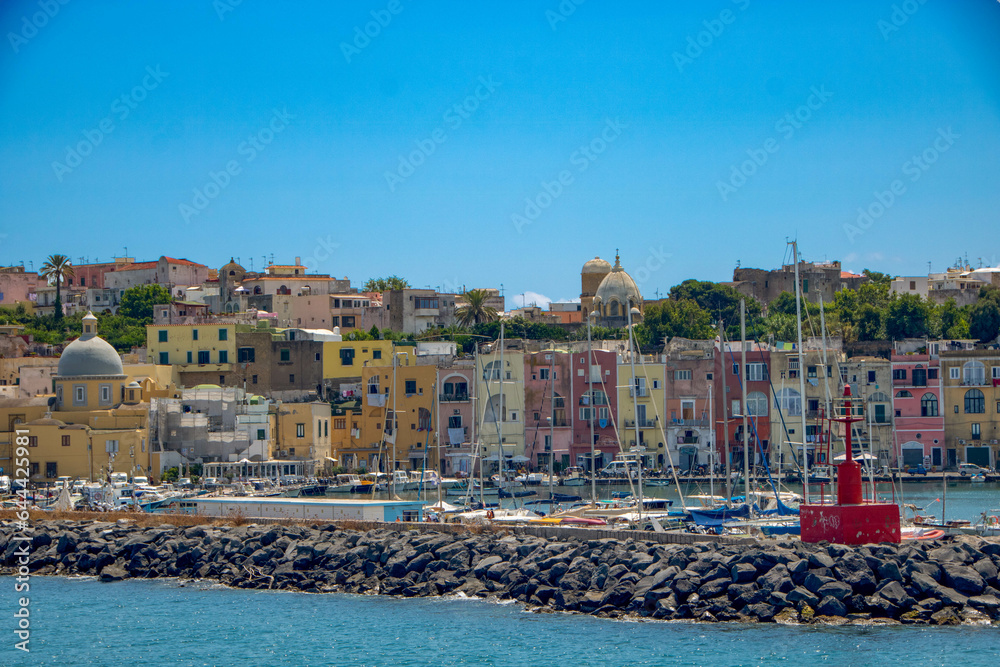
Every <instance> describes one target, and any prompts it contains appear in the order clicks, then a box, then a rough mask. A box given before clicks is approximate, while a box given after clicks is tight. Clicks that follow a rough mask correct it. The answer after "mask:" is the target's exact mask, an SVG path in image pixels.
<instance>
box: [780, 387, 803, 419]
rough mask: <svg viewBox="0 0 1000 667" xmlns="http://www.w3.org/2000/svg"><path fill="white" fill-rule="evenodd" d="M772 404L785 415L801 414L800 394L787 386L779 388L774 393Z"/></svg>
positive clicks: (795, 415) (794, 415)
mask: <svg viewBox="0 0 1000 667" xmlns="http://www.w3.org/2000/svg"><path fill="white" fill-rule="evenodd" d="M774 406H775V407H776V408H778V409H780V410H781V411H782V412H783V413H784V415H785V416H786V417H797V416H799V415H801V414H802V395H801V394H799V392H798V391H796V390H795V389H791V388H788V387H786V388H785V389H779V390H778V391H777V392H775V394H774Z"/></svg>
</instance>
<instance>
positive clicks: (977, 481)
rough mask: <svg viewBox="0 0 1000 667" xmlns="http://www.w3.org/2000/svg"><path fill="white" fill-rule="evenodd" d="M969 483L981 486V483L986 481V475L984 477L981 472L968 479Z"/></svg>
mask: <svg viewBox="0 0 1000 667" xmlns="http://www.w3.org/2000/svg"><path fill="white" fill-rule="evenodd" d="M969 481H970V482H972V483H973V484H982V483H983V482H985V481H986V475H984V474H983V473H981V472H979V473H976V474H975V475H973V476H972V477H970V478H969Z"/></svg>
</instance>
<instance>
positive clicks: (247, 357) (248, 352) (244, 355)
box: [236, 347, 257, 364]
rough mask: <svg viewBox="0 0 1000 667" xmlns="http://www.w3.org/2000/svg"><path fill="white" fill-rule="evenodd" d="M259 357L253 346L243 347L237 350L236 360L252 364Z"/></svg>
mask: <svg viewBox="0 0 1000 667" xmlns="http://www.w3.org/2000/svg"><path fill="white" fill-rule="evenodd" d="M256 358H257V351H256V350H255V349H254V348H252V347H241V348H239V349H238V350H236V362H237V363H240V364H252V363H254V361H255V359H256Z"/></svg>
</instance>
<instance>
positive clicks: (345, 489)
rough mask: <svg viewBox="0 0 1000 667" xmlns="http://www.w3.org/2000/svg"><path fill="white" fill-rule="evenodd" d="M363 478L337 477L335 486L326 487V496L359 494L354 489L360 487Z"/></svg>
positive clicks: (354, 476) (351, 476) (353, 476)
mask: <svg viewBox="0 0 1000 667" xmlns="http://www.w3.org/2000/svg"><path fill="white" fill-rule="evenodd" d="M360 484H361V478H360V477H358V476H357V475H353V474H351V475H337V477H336V479H335V481H334V483H333V484H330V485H328V486H327V487H326V495H331V494H334V493H357V491H354V490H353V489H354V488H355V487H357V486H360Z"/></svg>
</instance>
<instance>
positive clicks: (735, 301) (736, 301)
mask: <svg viewBox="0 0 1000 667" xmlns="http://www.w3.org/2000/svg"><path fill="white" fill-rule="evenodd" d="M670 298H671V299H673V300H675V301H682V300H685V299H687V300H691V301H694V302H695V303H697V304H698V305H699V306H700V307H701V308H702V309H703V310H705V311H707V312H708V314H709V316H710V317H711V318H712V321H714V322H717V321H718V320H720V319H721V320H722V321H723V322H724V323H725V325H726V331H727V333H728V335H729V337H730V338H732V337H733V336H736V337H739V335H740V334H739V331H740V299H746V304H747V321H750V320H753V319H756V318H757V316H759V315H760V313H761V305H760V302H759V301H757V300H756V299H754V298H752V297H748V296H744V295H742V294H740V293H739V292H737V291H736V290H735V289H733V288H732V287H730V286H729V285H721V284H719V283H713V282H709V281H707V280H685V281H684V282H682V283H681V284H680V285H674V286H673V287H671V288H670Z"/></svg>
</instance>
